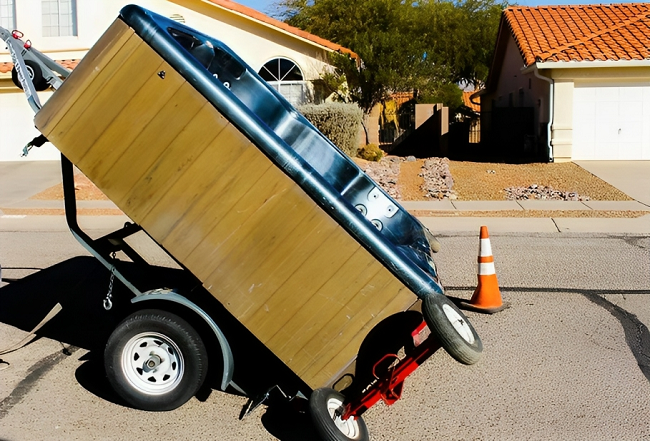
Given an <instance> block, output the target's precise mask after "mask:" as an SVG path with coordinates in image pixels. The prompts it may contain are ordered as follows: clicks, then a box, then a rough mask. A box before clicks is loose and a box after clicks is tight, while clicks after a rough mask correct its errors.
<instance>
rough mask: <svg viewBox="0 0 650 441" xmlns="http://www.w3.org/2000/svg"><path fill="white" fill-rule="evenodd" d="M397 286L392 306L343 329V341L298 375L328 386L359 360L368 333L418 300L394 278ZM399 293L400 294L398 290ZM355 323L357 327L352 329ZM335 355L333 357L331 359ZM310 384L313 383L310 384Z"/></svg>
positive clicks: (334, 344)
mask: <svg viewBox="0 0 650 441" xmlns="http://www.w3.org/2000/svg"><path fill="white" fill-rule="evenodd" d="M393 285H394V287H393V288H392V289H391V290H390V291H389V292H391V293H392V295H393V296H394V297H392V298H391V301H390V303H388V305H386V306H385V307H384V308H383V309H382V310H381V311H379V312H377V313H375V314H374V315H373V316H372V319H370V318H369V317H368V318H369V320H368V321H367V322H366V323H365V324H364V325H363V326H362V327H358V325H359V324H361V323H363V321H362V320H359V321H357V320H355V321H354V322H350V326H349V327H347V328H346V329H344V330H343V331H342V333H341V335H340V341H339V342H335V341H331V342H330V343H329V344H328V345H327V347H325V348H324V349H323V352H322V354H321V355H320V356H318V357H317V359H316V362H315V363H314V364H313V365H312V366H310V367H309V368H307V369H305V370H304V371H303V372H301V373H300V374H299V375H300V377H301V378H303V379H304V380H305V381H306V382H308V384H310V383H311V384H314V385H321V386H322V385H325V384H328V383H329V382H330V381H333V380H336V379H335V378H333V377H334V375H335V374H336V373H338V372H340V370H341V369H342V368H344V367H345V366H346V365H347V364H348V363H349V362H350V361H351V360H352V359H353V358H354V357H356V355H357V353H358V352H359V348H360V347H361V343H362V342H363V340H364V339H365V338H366V336H367V335H368V333H369V332H370V331H371V330H372V328H374V327H375V326H376V325H377V324H379V322H381V321H382V320H384V319H386V318H388V317H390V316H391V315H393V314H395V313H397V312H399V311H404V310H406V309H408V308H409V307H410V306H411V305H413V303H414V302H415V301H416V298H415V296H414V295H413V293H411V291H409V290H408V288H406V287H405V286H403V285H402V284H401V283H400V282H399V281H397V280H396V279H395V281H394V283H393ZM395 290H397V291H395ZM352 324H354V325H355V326H352ZM332 355H333V357H332ZM309 382H310V383H309Z"/></svg>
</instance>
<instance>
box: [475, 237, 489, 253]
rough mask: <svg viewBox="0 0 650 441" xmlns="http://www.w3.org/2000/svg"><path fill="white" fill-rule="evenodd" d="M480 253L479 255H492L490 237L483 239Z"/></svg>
mask: <svg viewBox="0 0 650 441" xmlns="http://www.w3.org/2000/svg"><path fill="white" fill-rule="evenodd" d="M478 255H479V257H488V256H491V255H492V245H491V244H490V239H489V238H487V239H481V243H480V245H479V252H478Z"/></svg>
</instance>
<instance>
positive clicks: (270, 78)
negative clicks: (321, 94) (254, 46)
mask: <svg viewBox="0 0 650 441" xmlns="http://www.w3.org/2000/svg"><path fill="white" fill-rule="evenodd" d="M259 75H260V76H261V77H262V78H263V79H264V80H266V81H267V82H268V83H269V84H270V85H271V86H272V87H273V88H275V90H277V91H278V92H280V93H281V94H282V96H284V97H285V98H286V99H287V100H288V101H289V102H290V103H291V104H293V105H294V106H296V105H300V104H305V103H306V102H307V91H308V89H307V82H306V81H304V77H303V75H302V71H301V70H300V67H298V65H297V64H296V63H294V62H293V61H291V60H289V59H287V58H274V59H272V60H270V61H267V62H266V64H264V66H262V68H261V69H260V71H259Z"/></svg>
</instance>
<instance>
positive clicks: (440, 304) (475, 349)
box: [422, 294, 483, 364]
mask: <svg viewBox="0 0 650 441" xmlns="http://www.w3.org/2000/svg"><path fill="white" fill-rule="evenodd" d="M422 314H423V315H424V320H425V321H426V322H427V325H429V329H431V333H432V334H433V335H435V336H436V337H437V338H438V340H439V341H440V344H441V345H442V347H443V348H445V350H446V351H447V352H448V353H449V355H451V356H452V357H453V358H454V359H456V360H457V361H459V362H460V363H463V364H474V363H476V362H477V361H479V359H480V358H481V352H483V343H482V342H481V339H480V338H479V336H478V334H477V333H476V331H475V330H474V327H473V326H472V324H471V323H470V322H469V320H467V317H465V315H464V314H463V313H462V312H461V311H460V309H458V307H457V306H456V305H454V304H453V303H452V301H451V300H449V299H448V298H447V297H445V296H444V295H441V294H431V295H429V296H427V297H425V298H424V300H423V301H422Z"/></svg>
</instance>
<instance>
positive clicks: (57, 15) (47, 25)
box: [0, 0, 77, 37]
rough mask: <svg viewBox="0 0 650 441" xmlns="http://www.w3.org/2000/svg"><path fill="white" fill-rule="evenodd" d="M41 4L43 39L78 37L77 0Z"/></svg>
mask: <svg viewBox="0 0 650 441" xmlns="http://www.w3.org/2000/svg"><path fill="white" fill-rule="evenodd" d="M0 1H2V0H0ZM41 4H42V7H43V37H67V36H76V35H77V0H42V1H41Z"/></svg>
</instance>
